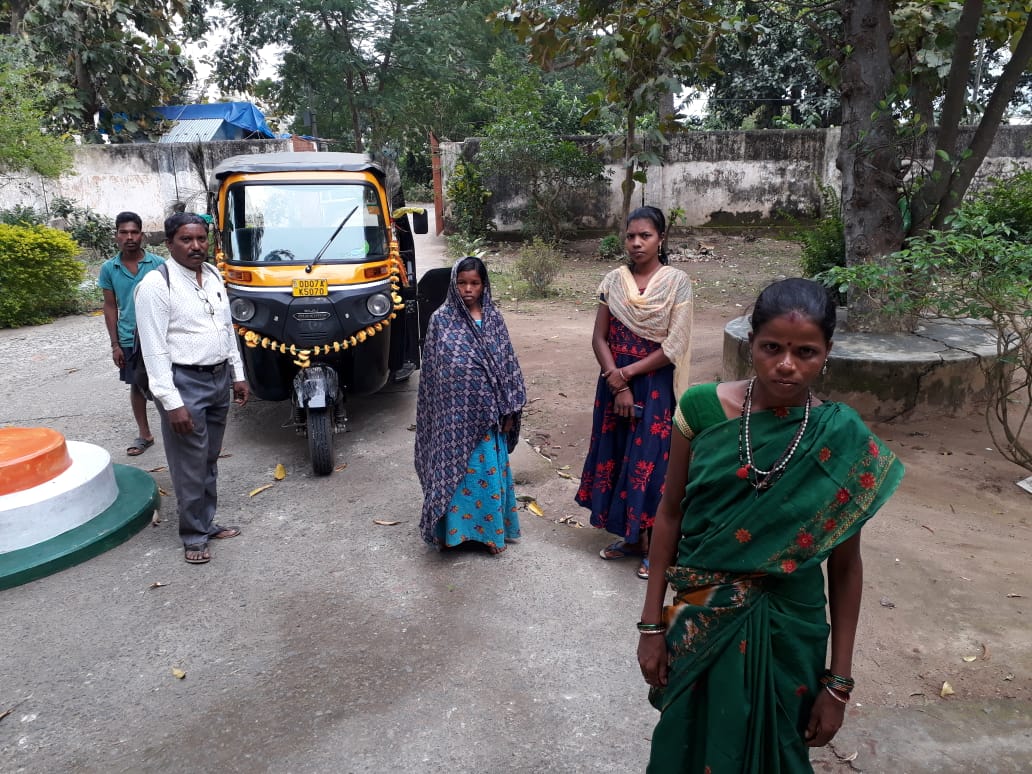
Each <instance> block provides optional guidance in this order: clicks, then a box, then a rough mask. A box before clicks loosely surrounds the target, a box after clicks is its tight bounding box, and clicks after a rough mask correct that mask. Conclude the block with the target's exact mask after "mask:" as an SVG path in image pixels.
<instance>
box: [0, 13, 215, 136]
mask: <svg viewBox="0 0 1032 774" xmlns="http://www.w3.org/2000/svg"><path fill="white" fill-rule="evenodd" d="M4 10H5V11H6V15H5V16H4V15H0V26H2V27H4V28H6V31H7V33H8V34H9V35H10V36H12V37H14V38H17V39H19V40H21V41H22V42H23V45H24V46H25V50H26V51H27V55H28V58H29V60H30V61H29V62H28V64H29V66H31V67H32V68H33V69H35V70H36V71H38V72H39V73H41V74H44V75H45V78H47V79H49V80H50V81H52V82H54V83H59V84H63V85H65V86H67V87H68V88H69V89H70V92H69V93H68V95H67V96H66V98H65V99H63V100H61V101H59V102H57V103H55V104H54V105H53V106H52V123H54V124H56V125H58V126H61V127H63V128H66V129H69V130H73V131H77V132H83V133H87V134H88V133H89V132H90V131H91V130H92V129H93V128H94V115H95V114H98V113H99V114H100V115H101V124H102V128H104V129H107V130H110V129H112V127H113V124H114V121H113V120H112V118H113V116H114V114H122V115H123V116H124V118H120V119H119V121H120V123H122V125H123V126H124V127H125V128H127V129H128V130H130V131H132V130H134V129H135V128H137V127H136V125H135V123H133V121H134V120H135V119H137V118H140V119H141V120H142V121H143V122H144V123H146V111H147V110H148V109H150V108H152V107H154V106H155V105H160V104H164V103H166V102H169V101H173V100H174V99H175V98H176V97H178V96H179V95H180V94H181V93H182V92H183V90H184V89H185V88H186V87H187V86H188V85H189V84H190V83H191V81H192V80H193V68H192V65H191V63H190V61H189V59H188V58H187V57H186V56H184V55H183V53H182V49H181V47H180V44H179V42H178V40H179V38H180V36H185V37H188V38H192V37H195V36H198V35H199V34H200V33H201V32H202V31H203V30H204V28H205V23H206V21H205V14H204V5H203V4H202V3H201V2H200V0H141V1H138V2H128V1H127V0H107V1H106V2H104V3H96V2H84V1H80V2H68V1H67V0H9V2H8V3H7V5H6V6H5V7H4ZM127 122H128V123H127Z"/></svg>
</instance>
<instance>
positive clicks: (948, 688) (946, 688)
mask: <svg viewBox="0 0 1032 774" xmlns="http://www.w3.org/2000/svg"><path fill="white" fill-rule="evenodd" d="M954 693H956V691H954V690H953V686H952V685H950V684H949V682H944V683H943V684H942V690H940V691H939V696H940V697H941V698H943V699H945V698H946V697H947V696H952V695H953V694H954Z"/></svg>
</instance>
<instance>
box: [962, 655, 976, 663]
mask: <svg viewBox="0 0 1032 774" xmlns="http://www.w3.org/2000/svg"><path fill="white" fill-rule="evenodd" d="M976 658H978V656H961V658H960V660H961V661H965V662H967V663H968V664H970V663H971V662H972V661H974V660H975V659H976Z"/></svg>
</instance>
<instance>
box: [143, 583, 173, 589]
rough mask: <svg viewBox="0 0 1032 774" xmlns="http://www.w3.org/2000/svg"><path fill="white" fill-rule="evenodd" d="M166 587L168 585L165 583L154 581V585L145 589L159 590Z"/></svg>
mask: <svg viewBox="0 0 1032 774" xmlns="http://www.w3.org/2000/svg"><path fill="white" fill-rule="evenodd" d="M167 585H168V584H167V583H162V582H161V581H154V583H152V584H151V585H149V586H148V587H147V588H149V589H160V588H161V587H162V586H167Z"/></svg>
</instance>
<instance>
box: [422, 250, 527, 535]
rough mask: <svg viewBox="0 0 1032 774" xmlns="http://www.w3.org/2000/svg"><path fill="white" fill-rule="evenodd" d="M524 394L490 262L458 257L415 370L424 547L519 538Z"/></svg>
mask: <svg viewBox="0 0 1032 774" xmlns="http://www.w3.org/2000/svg"><path fill="white" fill-rule="evenodd" d="M526 400H527V393H526V388H525V387H524V384H523V374H522V372H521V371H520V365H519V363H518V362H517V361H516V353H515V351H514V350H513V348H512V342H511V341H510V339H509V331H508V329H507V328H506V327H505V321H504V320H503V319H502V315H501V313H500V312H499V311H498V309H497V308H496V307H495V305H494V303H493V302H492V300H491V285H490V282H489V281H488V277H487V267H486V266H484V263H483V261H481V260H480V259H479V258H463V259H462V260H460V261H459V262H458V263H456V264H455V266H454V267H452V274H451V284H450V286H449V288H448V297H447V299H446V300H445V302H444V304H443V305H442V306H441V307H440V308H439V309H438V310H437V311H436V312H434V314H433V316H432V317H431V318H430V324H429V326H428V327H427V333H426V342H425V343H424V345H423V361H422V367H421V371H420V376H419V400H418V403H417V404H416V448H415V462H416V473H417V474H418V475H419V483H420V485H421V486H422V487H423V498H424V499H423V513H422V517H421V518H420V521H419V529H420V532H421V533H422V536H423V540H425V541H426V542H427V543H429V544H431V545H435V546H437V547H438V548H448V547H451V546H457V545H459V544H460V543H464V542H466V541H469V540H472V541H477V542H480V543H483V544H485V545H486V546H487V548H488V550H489V551H491V553H494V554H497V553H501V552H502V551H504V550H505V542H506V540H515V539H516V538H518V537H519V536H520V525H519V519H518V518H517V515H516V492H515V488H514V486H513V480H512V473H511V472H510V470H509V452H511V451H512V450H513V449H515V448H516V441H517V439H518V438H519V429H520V415H521V413H522V411H523V406H524V404H525V403H526Z"/></svg>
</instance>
